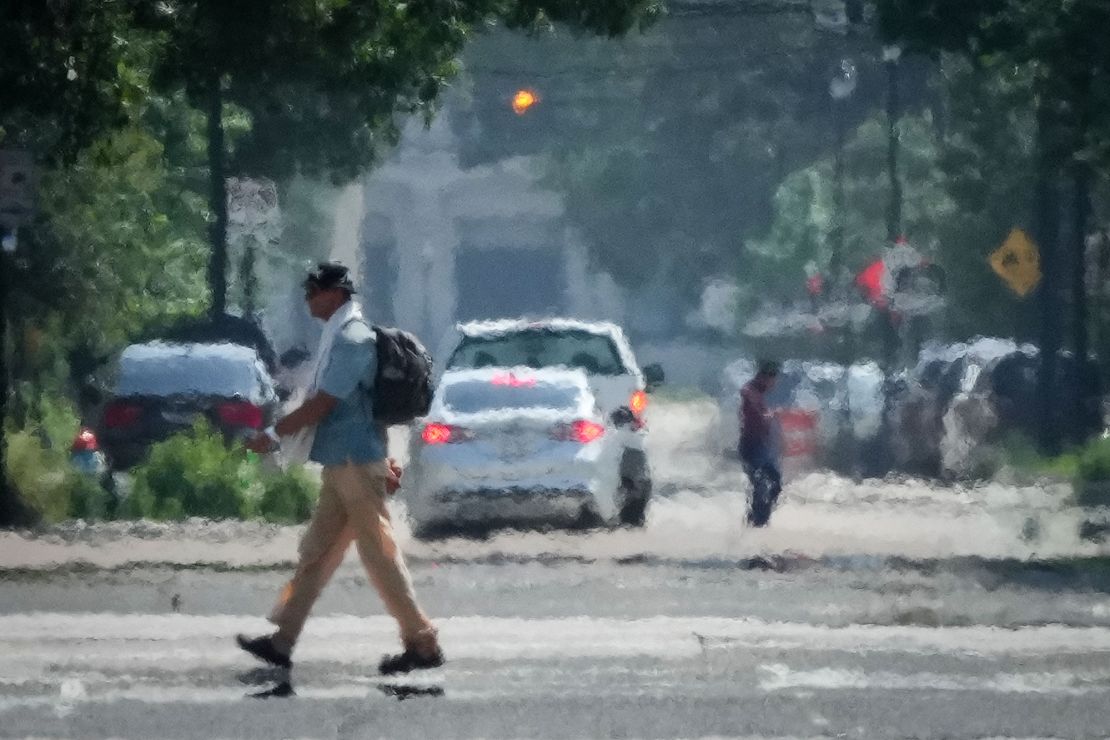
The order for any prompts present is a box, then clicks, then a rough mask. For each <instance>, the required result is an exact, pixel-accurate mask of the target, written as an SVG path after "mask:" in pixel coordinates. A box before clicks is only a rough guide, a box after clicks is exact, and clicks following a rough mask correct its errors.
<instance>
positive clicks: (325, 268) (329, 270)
mask: <svg viewBox="0 0 1110 740" xmlns="http://www.w3.org/2000/svg"><path fill="white" fill-rule="evenodd" d="M304 286H305V287H306V288H307V287H309V286H312V287H314V288H318V289H319V290H327V289H329V288H342V289H343V290H345V291H347V292H348V293H354V292H355V284H354V283H352V282H351V274H350V270H348V269H347V266H346V265H344V264H342V263H340V262H321V263H320V264H318V265H317V266H316V269H315V270H313V271H312V272H310V273H308V277H306V278H305V279H304Z"/></svg>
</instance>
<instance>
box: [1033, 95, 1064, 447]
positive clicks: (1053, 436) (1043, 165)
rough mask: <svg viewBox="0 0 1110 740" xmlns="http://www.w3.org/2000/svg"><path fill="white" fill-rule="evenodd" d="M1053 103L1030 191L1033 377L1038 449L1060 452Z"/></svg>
mask: <svg viewBox="0 0 1110 740" xmlns="http://www.w3.org/2000/svg"><path fill="white" fill-rule="evenodd" d="M1050 106H1051V102H1049V101H1047V100H1044V99H1043V98H1042V99H1041V100H1040V101H1039V103H1038V109H1037V165H1036V167H1037V170H1036V172H1037V181H1036V186H1035V189H1034V195H1033V197H1034V213H1033V215H1034V234H1035V235H1036V241H1037V244H1038V245H1039V246H1040V263H1041V273H1042V275H1043V277H1042V278H1041V284H1040V287H1039V289H1038V290H1039V291H1040V294H1039V299H1040V309H1041V311H1040V312H1041V326H1040V341H1039V344H1040V359H1041V361H1040V368H1039V371H1038V375H1037V416H1038V421H1039V424H1038V428H1039V431H1040V439H1039V442H1040V447H1041V450H1042V451H1043V452H1044V453H1046V454H1049V455H1056V454H1059V452H1060V413H1059V411H1060V409H1059V403H1058V401H1059V398H1060V394H1059V392H1058V388H1057V375H1058V373H1057V371H1056V368H1057V364H1058V355H1059V352H1060V338H1061V334H1062V333H1063V332H1062V326H1061V324H1062V323H1063V322H1062V321H1061V318H1062V317H1061V313H1062V308H1063V306H1062V300H1061V295H1060V277H1061V270H1060V250H1059V239H1060V185H1059V180H1058V174H1059V168H1058V166H1057V160H1056V156H1055V155H1056V152H1055V147H1054V146H1053V142H1054V141H1055V139H1054V138H1053V137H1054V136H1055V135H1056V133H1057V131H1056V128H1055V125H1056V123H1057V119H1056V117H1055V116H1054V115H1053V114H1052V112H1051V110H1050Z"/></svg>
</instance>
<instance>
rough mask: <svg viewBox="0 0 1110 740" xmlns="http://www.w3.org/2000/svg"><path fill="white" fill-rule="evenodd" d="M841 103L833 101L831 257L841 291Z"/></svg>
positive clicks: (836, 286)
mask: <svg viewBox="0 0 1110 740" xmlns="http://www.w3.org/2000/svg"><path fill="white" fill-rule="evenodd" d="M840 106H841V103H840V101H838V100H833V117H834V119H835V120H834V122H833V126H834V127H835V129H836V149H835V150H834V153H833V230H832V234H830V236H831V237H832V254H830V255H829V277H830V282H831V283H832V286H831V287H833V289H834V290H836V291H839V289H840V287H841V285H840V283H841V280H840V261H841V259H842V257H843V254H844V114H843V112H842V111H841V110H840Z"/></svg>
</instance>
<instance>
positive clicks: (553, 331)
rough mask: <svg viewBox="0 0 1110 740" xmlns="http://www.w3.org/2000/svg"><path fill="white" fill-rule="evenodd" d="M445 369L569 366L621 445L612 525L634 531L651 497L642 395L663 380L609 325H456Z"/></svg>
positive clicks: (506, 322) (515, 322)
mask: <svg viewBox="0 0 1110 740" xmlns="http://www.w3.org/2000/svg"><path fill="white" fill-rule="evenodd" d="M456 331H457V336H456V338H455V340H456V341H455V344H454V349H453V351H451V352H450V354H449V355H448V359H447V365H446V369H447V370H459V369H467V368H483V367H529V368H547V367H553V368H572V369H575V368H576V369H579V370H582V371H583V372H584V373H585V374H586V378H587V381H588V382H589V385H590V389H591V390H592V391H593V394H594V396H595V397H596V399H597V403H598V406H599V407H600V410H601V411H602V413H603V415H604V417H605V418H607V419H608V420H609V422H610V423H611V424H612V425H613V433H614V434H615V435H617V436H618V438H619V439H620V442H621V448H622V454H621V461H620V490H619V491H618V498H619V501H620V521H621V522H622V523H623V524H626V525H631V526H642V525H643V523H644V517H645V513H646V510H647V505H648V501H649V500H650V498H651V467H650V465H649V464H648V459H647V453H646V450H645V445H644V442H645V437H646V435H647V427H646V425H645V423H644V416H643V414H644V409H645V408H646V406H647V393H648V392H649V391H651V390H652V389H653V388H654V387H655V386H657V385H659V384H660V383H662V382H663V371H662V369H661V368H660V367H659V366H658V365H650V366H648V367H645V368H644V369H643V370H641V369H640V366H639V365H638V364H637V363H636V357H635V355H634V354H633V353H632V346H631V345H630V344H629V342H628V338H627V337H625V335H624V332H623V331H621V329H620V327H618V326H617V325H616V324H612V323H608V322H592V321H590V322H587V321H577V320H574V319H544V320H538V321H532V320H526V319H519V320H498V321H475V322H470V323H465V324H459V325H458V326H456Z"/></svg>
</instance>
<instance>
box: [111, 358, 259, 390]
mask: <svg viewBox="0 0 1110 740" xmlns="http://www.w3.org/2000/svg"><path fill="white" fill-rule="evenodd" d="M119 373H120V374H119V383H118V385H117V390H116V394H117V395H120V396H181V395H200V396H226V397H229V398H230V397H234V396H239V397H242V398H250V397H251V396H252V395H254V393H255V391H256V390H257V388H258V374H257V370H256V369H255V367H254V365H253V364H251V363H250V362H244V361H242V360H238V359H232V358H225V357H212V356H207V357H190V356H188V355H177V356H173V355H167V356H165V357H142V358H134V357H132V358H123V360H122V361H121V362H120V370H119Z"/></svg>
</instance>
